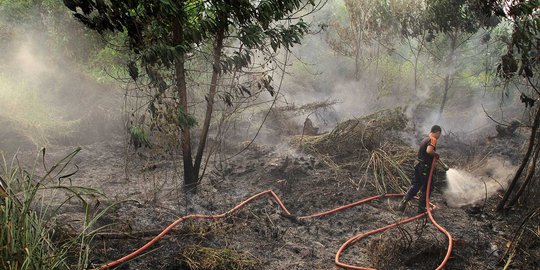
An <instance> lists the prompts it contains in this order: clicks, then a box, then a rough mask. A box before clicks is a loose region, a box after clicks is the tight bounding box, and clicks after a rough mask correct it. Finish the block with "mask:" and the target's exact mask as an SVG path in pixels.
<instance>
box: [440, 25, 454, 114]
mask: <svg viewBox="0 0 540 270" xmlns="http://www.w3.org/2000/svg"><path fill="white" fill-rule="evenodd" d="M450 39H451V41H450V54H449V55H448V59H446V65H447V68H448V69H449V71H448V73H447V74H446V76H444V94H443V99H442V102H441V108H440V109H439V116H438V117H437V121H439V120H440V119H441V117H442V114H443V111H444V106H445V105H446V100H447V99H448V91H449V90H450V80H451V79H452V77H453V76H454V68H453V67H452V65H453V64H454V55H455V53H456V43H457V35H455V36H450Z"/></svg>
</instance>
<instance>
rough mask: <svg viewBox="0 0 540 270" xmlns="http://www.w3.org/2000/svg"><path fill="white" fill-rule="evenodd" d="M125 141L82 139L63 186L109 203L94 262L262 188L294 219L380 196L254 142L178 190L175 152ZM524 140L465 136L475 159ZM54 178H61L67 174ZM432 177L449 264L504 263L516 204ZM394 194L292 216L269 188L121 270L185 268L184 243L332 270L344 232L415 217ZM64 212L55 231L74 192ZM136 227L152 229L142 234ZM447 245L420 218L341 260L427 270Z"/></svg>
mask: <svg viewBox="0 0 540 270" xmlns="http://www.w3.org/2000/svg"><path fill="white" fill-rule="evenodd" d="M123 141H124V140H123V139H121V138H118V139H117V140H116V142H102V143H94V144H92V145H89V146H85V147H83V149H82V151H81V152H80V153H79V154H78V155H77V156H76V157H75V159H74V160H73V164H76V165H77V166H78V167H79V168H80V169H79V171H78V172H77V173H76V174H75V175H74V176H72V177H71V179H69V182H70V184H72V185H80V186H86V187H92V188H95V189H97V190H100V191H102V192H103V193H104V196H98V197H95V198H93V199H91V200H92V202H93V205H94V206H95V207H93V208H92V209H91V210H92V211H93V213H94V214H95V213H99V211H101V210H102V209H104V207H105V206H108V205H111V204H114V206H113V207H112V208H110V209H109V210H108V211H107V212H106V214H105V215H104V216H103V217H102V218H101V219H100V220H99V221H98V223H97V224H96V225H95V226H94V227H95V228H98V227H100V226H106V227H105V228H102V229H100V230H101V232H103V233H104V234H103V235H97V236H96V237H95V238H94V241H93V242H92V245H93V250H92V253H91V261H92V263H93V264H94V265H95V266H99V265H101V264H103V263H106V262H109V261H111V260H115V259H117V258H119V257H122V256H124V255H126V254H128V253H130V252H132V251H134V250H136V249H137V248H138V247H140V246H142V245H143V244H145V243H146V242H147V241H149V240H150V239H151V237H150V236H149V235H154V234H155V233H156V231H158V230H161V229H163V228H165V227H166V226H167V225H168V224H170V223H171V222H173V221H174V220H176V219H177V218H179V217H181V216H183V215H187V214H192V213H198V214H216V213H223V212H225V211H227V210H228V209H230V208H232V207H233V206H235V205H236V204H238V203H239V202H241V201H242V200H244V199H247V198H248V197H250V196H252V195H254V194H256V193H258V192H261V191H264V190H268V189H271V190H273V191H274V192H275V193H277V195H278V196H279V197H280V198H281V199H282V200H283V202H284V204H285V205H286V206H287V208H288V209H289V211H290V212H291V213H292V214H294V215H297V216H302V215H309V214H313V213H317V212H321V211H324V210H328V209H333V208H336V207H338V206H341V205H344V204H348V203H351V202H355V201H357V200H360V199H363V198H366V197H369V196H373V195H377V192H376V191H374V189H373V188H372V187H371V186H370V185H369V184H368V185H366V186H364V187H359V186H358V185H357V184H356V183H357V182H358V179H359V178H360V177H362V172H360V171H354V170H350V171H346V172H341V173H337V172H335V171H334V170H333V169H332V168H330V167H328V166H327V165H325V163H324V162H322V161H321V160H319V159H318V158H316V157H311V156H309V155H302V154H298V153H296V152H295V151H292V150H291V151H288V153H284V151H278V150H277V148H276V147H273V146H261V145H255V146H254V147H251V148H249V149H248V150H246V151H244V152H243V153H242V154H241V155H239V156H237V157H235V158H234V159H231V160H228V161H223V162H215V161H211V162H210V166H209V171H208V173H207V175H206V177H205V178H204V179H203V181H202V183H201V184H200V186H199V190H198V193H197V195H190V196H188V197H186V196H185V195H184V194H183V192H182V188H181V182H180V179H181V176H180V175H181V172H180V169H179V168H180V167H181V166H180V165H181V159H180V157H176V158H174V157H170V156H167V157H165V156H159V155H156V154H154V153H153V152H152V150H143V151H138V152H134V151H133V150H128V151H127V150H126V148H125V144H124V143H123ZM449 141H450V140H449ZM521 142H522V140H521V139H518V138H513V139H509V140H507V139H504V140H491V141H488V142H482V143H478V144H474V145H475V147H477V148H478V149H476V148H475V151H477V156H480V157H481V156H482V154H478V153H490V154H502V155H505V151H507V149H509V148H512V147H515V148H518V149H519V147H521V145H520V143H521ZM465 147H466V145H465ZM71 149H72V148H71V147H53V148H51V149H49V151H48V153H49V154H48V156H47V160H51V161H52V160H58V159H59V158H61V157H62V155H64V154H65V153H67V152H69V151H70V150H71ZM451 149H453V150H451ZM455 149H459V147H454V148H451V147H444V146H441V152H442V154H443V155H444V154H446V156H448V159H447V160H450V158H452V159H451V160H450V161H449V162H448V163H450V164H451V165H453V166H461V164H463V163H464V162H469V161H467V160H468V159H470V158H474V157H468V158H467V159H465V158H463V157H461V158H460V156H459V154H458V153H456V152H455V151H457V150H455ZM494 149H495V150H494ZM497 149H498V150H497ZM236 150H237V149H236ZM469 150H470V149H469ZM126 151H127V152H126ZM497 151H498V152H497ZM126 153H127V158H126ZM506 154H508V155H512V154H511V153H506ZM516 157H517V155H516V156H513V157H512V158H513V159H516ZM126 162H127V163H126ZM126 164H127V167H126ZM62 181H64V183H66V184H67V183H68V180H67V179H64V180H62ZM436 181H437V183H436V187H435V191H434V195H433V196H432V200H433V202H434V203H435V204H436V205H437V206H438V209H437V210H436V211H435V212H434V216H435V218H436V220H437V221H438V222H439V223H440V224H441V225H442V226H444V227H445V228H446V229H447V230H448V231H449V232H450V233H451V234H452V235H453V237H454V241H455V242H454V245H455V246H454V249H453V252H452V257H451V259H450V260H449V262H448V263H447V266H446V269H501V268H502V267H503V264H501V261H500V260H501V258H502V257H503V255H504V253H505V251H506V245H507V243H508V241H509V239H511V237H512V234H513V232H514V231H515V230H516V228H517V224H518V223H519V222H520V220H521V217H522V216H523V212H519V211H514V212H511V213H510V214H506V215H500V214H497V213H495V212H493V211H492V209H494V206H495V204H496V202H497V201H498V197H497V196H493V197H491V198H488V199H487V200H486V201H485V202H482V205H476V206H467V207H462V208H450V207H448V206H446V205H445V202H444V201H443V199H442V196H441V189H442V188H443V187H444V175H440V174H439V175H438V179H436ZM54 195H55V197H54V202H60V201H62V198H64V197H63V195H62V194H58V193H56V194H54ZM398 200H399V199H397V198H394V199H383V200H380V201H374V202H370V203H366V204H363V205H361V206H357V207H354V208H350V209H347V210H344V211H342V212H339V213H336V214H332V215H328V216H325V217H321V218H314V219H309V220H301V221H298V220H294V219H289V218H285V217H283V216H282V215H281V210H280V209H279V207H278V206H277V204H276V203H275V202H274V201H273V200H271V199H270V197H263V198H260V199H258V200H256V201H254V202H253V203H251V204H249V205H247V206H246V207H245V208H243V209H241V210H240V211H239V212H237V213H236V214H234V215H231V216H229V217H227V218H225V219H222V220H216V221H188V222H186V223H183V224H180V225H179V226H178V227H177V228H176V229H174V230H173V231H172V232H171V233H170V234H168V235H167V236H165V237H164V238H163V239H162V240H160V241H159V242H157V243H156V244H155V245H154V246H152V247H151V248H150V249H149V250H148V251H147V252H146V253H145V254H144V255H142V256H139V257H137V258H136V259H133V260H131V261H130V262H128V263H125V264H123V265H121V266H120V267H118V269H189V268H188V267H187V266H186V263H185V261H186V259H185V258H186V257H185V254H186V251H187V249H188V248H192V247H195V249H196V248H197V247H211V248H217V249H223V248H227V249H230V250H234V251H237V252H239V254H240V256H242V257H243V258H244V259H246V260H248V261H249V262H250V263H249V264H247V265H248V266H245V267H244V269H341V268H339V267H337V266H335V265H334V256H335V253H336V251H337V250H338V248H339V247H340V246H341V245H342V243H344V242H345V241H346V240H347V239H349V238H351V237H353V236H354V235H356V234H359V233H361V232H365V231H367V230H371V229H375V228H378V227H382V226H384V225H386V224H389V223H392V222H396V221H398V220H401V219H405V218H407V217H410V216H412V215H414V214H415V212H416V207H415V205H411V206H409V207H408V209H407V211H406V213H398V212H396V211H394V210H393V209H394V208H395V207H396V205H397V203H398ZM62 209H63V210H62V214H60V215H59V216H58V217H57V221H58V224H59V226H61V228H62V230H61V231H63V232H64V233H68V234H69V233H74V232H76V231H77V229H78V228H80V226H81V223H82V216H83V211H82V210H83V209H82V207H81V206H80V203H79V202H78V201H77V200H75V199H71V200H69V202H68V203H67V204H65V205H64V207H63V208H62ZM523 211H525V210H523ZM141 232H146V233H147V234H149V235H140V233H141ZM107 233H109V234H108V235H107ZM110 233H113V234H114V235H111V234H110ZM138 234H139V235H138ZM130 235H133V237H130ZM446 246H447V241H446V238H445V236H444V235H443V234H441V233H440V232H438V231H437V230H436V229H435V228H434V227H433V226H432V225H431V224H429V222H427V223H426V220H425V219H420V220H417V221H414V222H411V223H409V224H408V225H403V226H400V227H399V229H393V230H389V231H386V232H384V233H381V234H378V235H375V236H371V237H368V238H366V239H364V240H361V241H359V242H357V243H355V244H354V245H353V246H352V247H351V248H349V249H348V250H346V251H345V253H344V255H343V256H342V261H344V262H346V263H350V264H353V265H359V266H367V267H374V268H378V269H434V268H436V266H437V265H438V264H439V263H440V262H441V261H442V258H443V257H444V254H445V252H446ZM533 248H534V247H533ZM538 249H539V248H538V245H537V246H536V249H533V250H532V252H536V253H532V255H531V256H532V258H538ZM530 254H531V251H529V255H530ZM534 256H536V257H534ZM538 264H539V262H538V261H537V260H536V261H534V260H533V261H528V262H527V261H525V262H521V264H520V265H518V266H516V268H509V269H534V268H536V269H538ZM199 269H204V266H201V268H199ZM215 269H241V267H237V268H234V267H233V266H222V268H215Z"/></svg>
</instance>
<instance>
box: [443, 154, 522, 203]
mask: <svg viewBox="0 0 540 270" xmlns="http://www.w3.org/2000/svg"><path fill="white" fill-rule="evenodd" d="M514 172H515V166H512V165H511V164H510V163H509V162H507V161H503V160H501V159H498V158H491V159H488V160H487V161H486V163H485V165H484V166H482V167H481V168H480V169H478V170H476V171H475V172H471V173H469V172H466V171H463V170H459V169H450V170H448V171H447V172H446V179H447V187H446V188H445V189H444V192H443V196H444V199H445V200H446V202H447V203H448V205H449V206H451V207H460V206H465V205H471V204H474V203H478V202H481V201H483V200H484V199H486V198H489V197H490V196H492V195H493V194H495V193H496V192H497V191H500V190H503V189H505V188H506V187H507V185H508V182H509V181H510V179H511V177H512V174H513V173H514Z"/></svg>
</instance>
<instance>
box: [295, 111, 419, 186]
mask: <svg viewBox="0 0 540 270" xmlns="http://www.w3.org/2000/svg"><path fill="white" fill-rule="evenodd" d="M406 125H407V118H406V116H405V115H404V114H403V111H402V110H401V109H399V108H398V109H395V110H383V111H379V112H377V113H374V114H371V115H368V116H366V117H363V118H359V119H352V120H348V121H345V122H343V123H340V124H338V125H337V127H336V128H335V129H334V130H332V131H331V132H329V133H325V134H320V135H317V136H296V137H293V138H292V139H291V145H293V146H295V147H297V148H299V149H300V150H302V151H304V152H307V153H309V154H311V155H314V156H315V157H317V158H318V159H320V160H322V161H323V163H325V164H326V165H327V166H328V168H330V169H332V170H333V171H335V172H336V174H341V173H343V172H346V171H350V170H359V171H361V172H362V173H364V175H363V177H362V178H361V179H360V180H358V181H356V182H354V183H353V184H354V185H355V186H356V187H357V188H360V187H365V185H366V184H368V183H369V184H370V185H372V186H373V187H374V188H375V189H376V190H377V192H379V193H388V192H404V191H405V188H406V187H407V186H408V185H409V184H410V176H412V172H413V163H414V160H415V159H416V153H415V150H414V149H413V148H411V147H410V146H408V145H406V144H405V143H403V142H402V141H401V140H399V138H398V136H396V133H397V132H398V131H401V130H403V129H405V127H406ZM368 176H372V177H368Z"/></svg>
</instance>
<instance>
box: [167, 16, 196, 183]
mask: <svg viewBox="0 0 540 270" xmlns="http://www.w3.org/2000/svg"><path fill="white" fill-rule="evenodd" d="M172 27H173V33H172V34H173V43H174V45H181V44H182V42H183V38H184V37H183V31H184V29H183V26H182V22H181V21H180V19H179V18H175V19H173V23H172ZM174 68H175V79H176V91H178V98H179V102H180V104H179V107H180V108H181V109H182V110H184V112H185V113H186V114H187V113H188V102H187V85H186V76H185V72H186V71H185V61H184V53H183V52H182V53H179V54H178V55H177V56H176V59H175V61H174ZM181 132H182V134H181V136H180V137H181V138H180V140H181V145H182V159H183V162H184V191H189V192H191V193H196V192H197V189H196V188H197V177H196V174H195V171H194V170H193V159H192V157H191V137H190V128H189V126H186V127H181Z"/></svg>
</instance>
